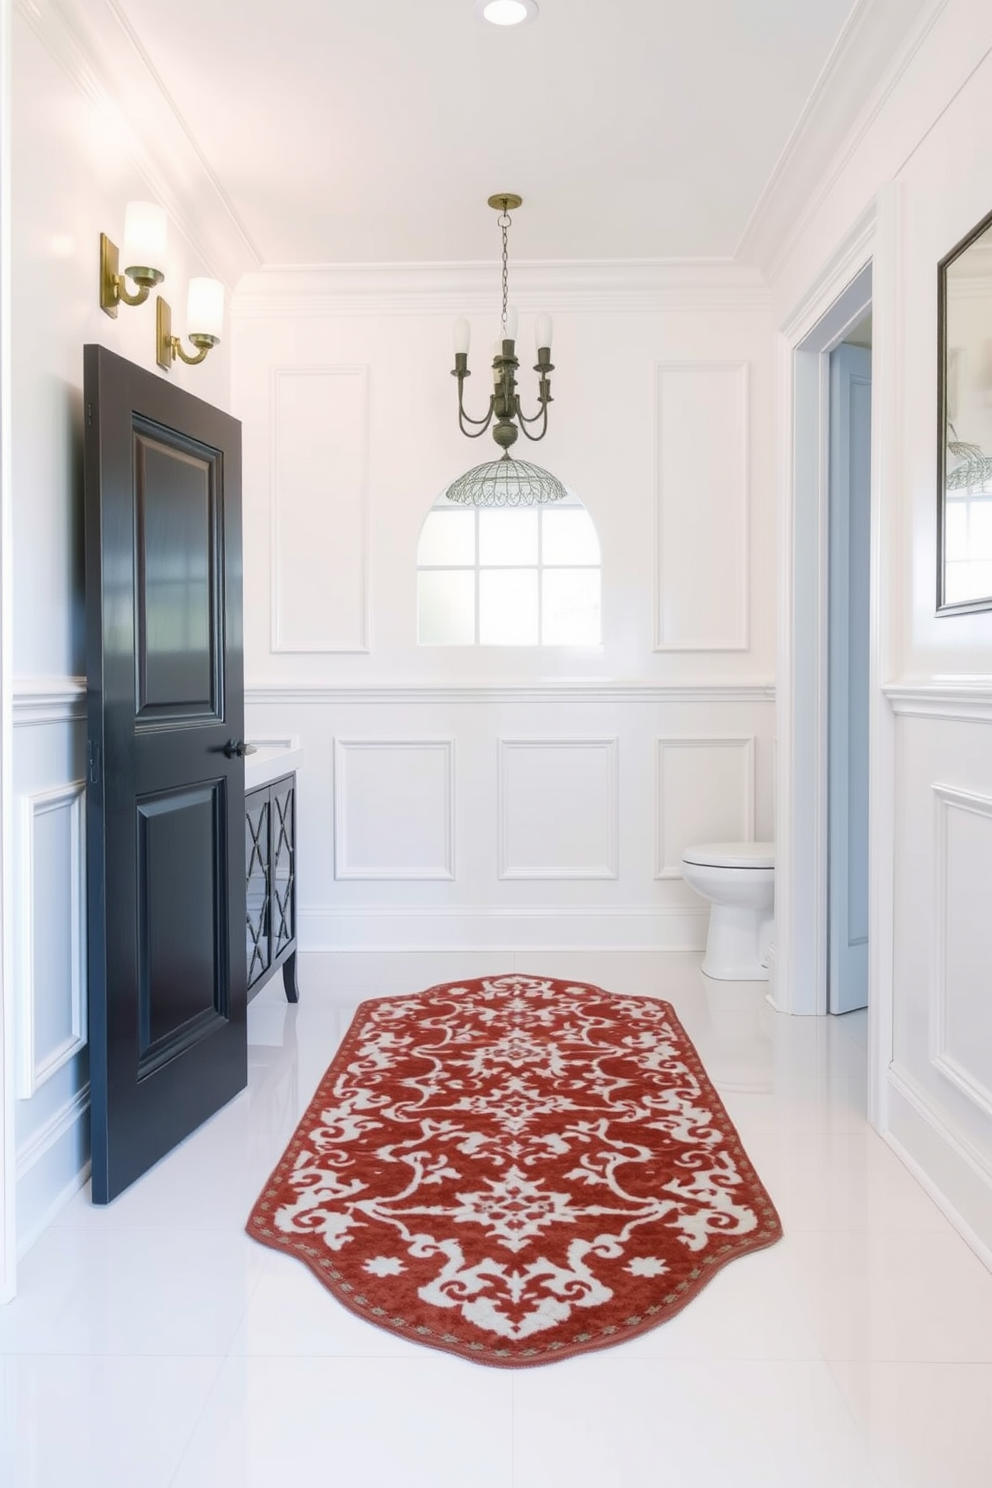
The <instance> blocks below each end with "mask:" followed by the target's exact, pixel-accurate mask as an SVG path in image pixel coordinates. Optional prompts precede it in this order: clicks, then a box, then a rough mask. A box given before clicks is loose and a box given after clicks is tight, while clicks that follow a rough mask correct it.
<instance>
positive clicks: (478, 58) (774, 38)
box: [107, 0, 919, 264]
mask: <svg viewBox="0 0 992 1488" xmlns="http://www.w3.org/2000/svg"><path fill="white" fill-rule="evenodd" d="M107 3H108V5H110V6H111V8H112V9H114V10H115V11H116V14H117V18H118V21H119V22H121V23H123V24H124V25H125V27H126V28H128V29H129V30H130V31H131V33H132V38H131V39H132V41H133V42H135V43H137V44H138V45H139V46H140V49H141V50H142V51H143V52H144V53H145V60H146V62H147V63H148V64H149V65H150V67H151V68H152V69H153V70H154V72H155V73H156V74H157V76H158V79H159V82H160V84H161V86H162V88H163V89H164V90H165V91H166V92H167V93H168V95H169V96H170V98H171V102H172V105H173V107H174V108H175V110H176V111H178V113H179V115H180V116H181V118H182V120H183V122H184V124H185V127H186V129H187V131H188V132H189V134H190V135H191V136H192V138H193V140H194V141H195V143H196V146H197V148H198V150H199V152H200V154H201V155H202V157H203V160H204V162H205V163H206V165H207V166H208V168H209V170H210V171H211V173H212V174H213V176H214V178H215V180H216V183H217V185H218V188H219V189H220V190H221V191H222V192H223V194H224V195H225V196H226V197H227V199H228V202H229V205H230V208H231V209H232V211H233V213H234V214H235V216H236V217H237V219H239V221H240V224H241V227H242V230H243V232H244V234H245V236H246V238H247V239H248V240H250V242H251V243H252V244H253V246H254V248H255V250H256V252H257V255H258V258H259V260H260V261H261V262H262V263H265V264H306V263H311V264H329V263H363V262H371V263H386V262H418V261H434V262H438V261H440V262H451V261H466V260H480V259H492V257H493V256H494V255H495V252H496V249H497V246H498V241H497V239H498V234H497V228H496V225H495V217H494V214H493V213H492V212H491V211H490V210H489V209H488V208H487V206H486V197H487V196H488V195H489V194H490V193H492V192H496V191H500V190H508V191H516V192H519V193H520V194H521V195H522V196H523V197H524V207H523V208H522V209H521V211H520V212H519V213H518V214H517V216H516V218H515V221H514V228H513V232H512V236H511V251H512V254H513V256H514V258H515V259H599V258H609V259H614V258H620V259H626V258H683V257H692V258H707V257H729V256H732V255H733V254H734V252H735V250H736V248H737V246H738V244H739V242H740V239H741V235H742V233H743V232H744V229H745V227H746V225H747V223H748V219H749V217H750V215H751V213H752V211H753V210H754V208H755V205H756V203H757V202H758V200H759V198H760V196H761V193H762V190H763V188H764V187H765V185H766V183H767V182H768V179H769V177H770V176H771V174H772V172H773V170H774V168H775V165H776V161H777V160H778V158H779V156H780V155H781V153H782V151H783V149H784V148H785V146H786V144H787V142H788V140H789V138H790V135H791V134H792V132H793V130H794V129H795V127H796V125H797V122H798V121H799V119H800V116H801V114H802V111H803V107H804V104H805V103H806V101H807V99H808V98H809V96H810V94H811V92H812V91H813V89H814V85H815V84H816V82H817V77H818V75H819V73H820V72H821V69H822V68H823V67H824V64H825V63H826V62H827V59H828V57H829V56H830V53H831V50H832V48H833V47H834V46H835V44H836V43H837V40H838V37H839V36H840V34H841V32H842V30H843V29H844V25H845V21H846V20H847V19H848V17H849V15H850V14H851V12H852V6H853V10H854V12H856V13H857V12H860V11H863V10H864V9H865V8H866V7H867V6H868V5H869V4H874V3H877V0H858V3H857V4H855V3H854V0H541V14H540V18H539V19H538V20H537V22H536V23H534V24H532V25H529V26H524V27H521V28H515V29H503V28H497V27H493V26H490V25H486V24H484V23H483V22H481V21H480V20H479V19H477V18H476V16H475V15H474V13H473V5H472V0H283V3H282V4H281V5H277V4H275V3H273V0H238V3H234V0H167V3H162V0H107ZM882 3H883V4H884V3H885V0H882ZM900 3H902V4H903V5H904V8H905V14H906V16H907V24H908V22H909V21H910V20H911V19H912V18H913V15H914V14H915V13H916V12H917V11H918V10H919V4H918V0H915V3H914V0H900ZM889 5H890V8H891V0H889Z"/></svg>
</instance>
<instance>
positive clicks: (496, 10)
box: [475, 0, 537, 26]
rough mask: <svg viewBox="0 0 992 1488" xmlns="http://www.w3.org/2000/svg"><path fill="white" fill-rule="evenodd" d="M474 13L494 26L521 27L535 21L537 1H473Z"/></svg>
mask: <svg viewBox="0 0 992 1488" xmlns="http://www.w3.org/2000/svg"><path fill="white" fill-rule="evenodd" d="M475 13H476V15H478V16H481V17H482V19H483V20H484V21H489V22H491V24H492V25H494V26H522V25H523V23H524V22H525V21H533V20H536V19H537V0H475Z"/></svg>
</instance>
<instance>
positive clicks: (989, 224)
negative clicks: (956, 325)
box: [936, 212, 992, 615]
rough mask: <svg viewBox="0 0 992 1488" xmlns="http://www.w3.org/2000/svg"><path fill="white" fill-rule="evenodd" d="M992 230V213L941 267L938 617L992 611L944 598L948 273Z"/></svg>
mask: <svg viewBox="0 0 992 1488" xmlns="http://www.w3.org/2000/svg"><path fill="white" fill-rule="evenodd" d="M990 228H992V212H989V214H988V216H986V217H983V218H982V220H981V222H979V223H978V224H977V226H976V227H973V228H972V229H971V231H970V232H969V233H967V234H966V235H965V236H964V237H963V238H962V239H961V241H960V242H959V243H956V244H955V245H954V247H953V248H952V249H951V251H950V252H949V253H947V254H945V255H944V257H943V258H942V259H941V260H940V262H939V264H938V265H937V609H936V613H937V614H938V615H968V614H972V613H974V612H975V611H978V610H992V594H989V595H988V596H986V597H983V598H981V599H969V600H964V601H962V602H961V603H958V604H948V603H947V602H946V601H945V599H944V589H945V584H944V522H945V506H944V496H945V493H946V490H947V270H948V269H949V268H950V266H951V265H952V264H953V263H954V262H955V260H956V259H958V258H959V257H960V256H961V254H962V253H964V252H965V251H966V250H967V249H968V248H970V247H971V246H972V244H973V243H976V242H977V241H978V239H979V238H981V237H982V236H983V235H984V234H985V233H987V232H988V231H989V229H990Z"/></svg>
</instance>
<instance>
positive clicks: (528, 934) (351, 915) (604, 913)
mask: <svg viewBox="0 0 992 1488" xmlns="http://www.w3.org/2000/svg"><path fill="white" fill-rule="evenodd" d="M298 920H299V934H300V950H301V952H308V951H309V952H327V951H356V952H363V953H365V952H367V953H380V954H381V953H385V952H404V951H405V952H411V953H412V952H415V951H471V952H475V951H480V952H488V951H503V952H506V953H507V954H508V955H509V954H512V953H513V952H514V951H520V950H533V951H538V950H542V951H545V950H546V951H554V950H622V951H659V950H666V951H701V950H702V949H703V947H704V946H705V944H706V928H707V925H708V924H709V908H708V906H707V905H691V904H657V905H655V904H649V905H646V904H634V905H622V904H621V905H603V904H588V903H585V904H527V905H491V904H484V905H449V906H444V905H437V904H431V905H423V904H420V905H412V904H411V905H405V906H399V905H378V904H375V905H370V904H359V905H348V906H342V905H337V904H335V905H312V906H310V907H309V908H306V909H300V911H299V915H298Z"/></svg>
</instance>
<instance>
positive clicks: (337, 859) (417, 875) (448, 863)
mask: <svg viewBox="0 0 992 1488" xmlns="http://www.w3.org/2000/svg"><path fill="white" fill-rule="evenodd" d="M362 750H369V751H372V750H376V751H383V750H389V751H392V750H398V751H406V752H408V753H412V752H413V751H419V752H425V751H434V750H436V751H438V752H440V753H441V754H442V755H443V756H444V765H445V781H444V798H443V806H442V810H443V814H444V823H443V842H444V848H443V860H442V862H441V863H439V864H437V866H436V867H424V868H411V867H404V866H399V865H396V866H393V865H390V864H388V863H385V864H382V865H381V866H379V867H376V868H353V867H350V866H349V862H348V792H347V783H348V767H347V759H348V755H349V754H354V753H356V752H359V751H362ZM334 877H335V879H337V880H344V881H347V880H361V881H363V882H369V881H374V882H382V883H386V882H388V883H422V882H425V881H429V882H437V881H444V880H449V881H450V880H452V879H454V877H455V741H454V739H451V738H448V739H420V738H416V739H414V738H411V739H341V738H337V739H335V740H334Z"/></svg>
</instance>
